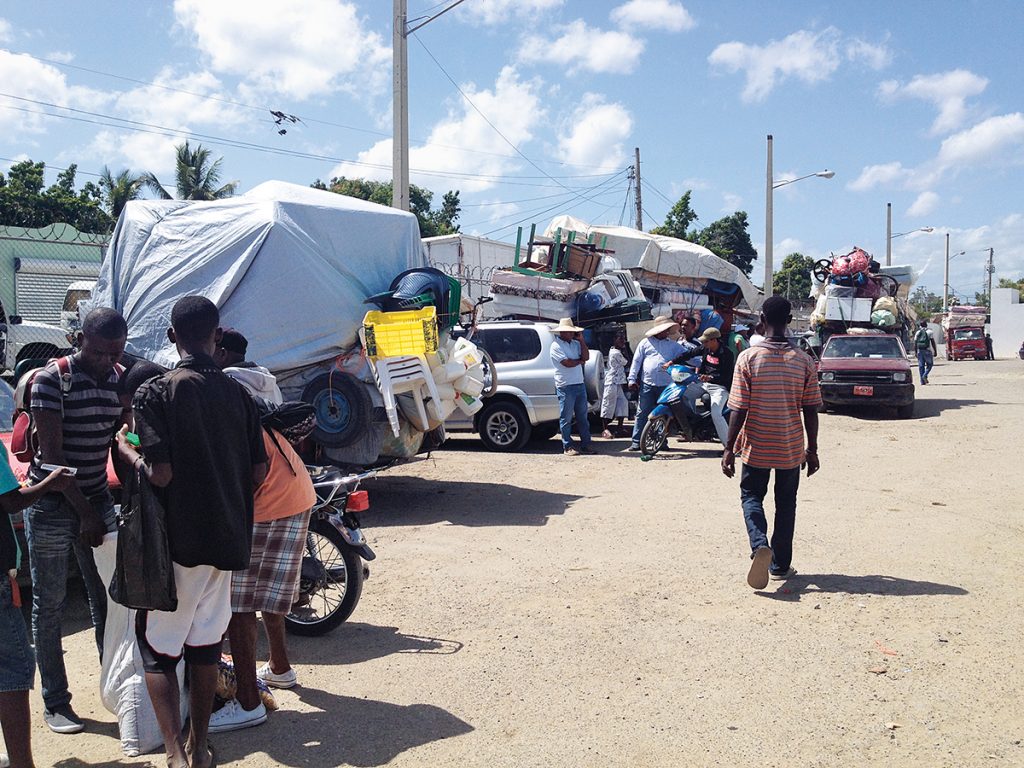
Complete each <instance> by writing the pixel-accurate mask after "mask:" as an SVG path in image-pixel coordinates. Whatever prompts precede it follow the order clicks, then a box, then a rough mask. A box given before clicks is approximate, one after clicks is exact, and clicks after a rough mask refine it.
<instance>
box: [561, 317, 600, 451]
mask: <svg viewBox="0 0 1024 768" xmlns="http://www.w3.org/2000/svg"><path fill="white" fill-rule="evenodd" d="M555 333H556V334H557V335H556V336H555V338H554V340H553V341H552V342H551V363H552V364H553V365H554V366H555V391H556V392H557V393H558V426H559V427H560V428H561V431H562V451H563V452H564V453H565V455H566V456H576V455H578V454H580V453H594V449H593V448H591V447H590V422H588V421H587V385H586V384H585V383H584V379H583V366H584V365H586V363H587V360H589V359H590V350H589V349H587V342H585V341H584V340H583V329H582V328H578V327H576V325H574V324H573V322H572V318H571V317H563V318H562V319H561V320H559V321H558V326H557V327H556V328H555ZM574 416H575V417H576V430H577V431H578V432H579V433H580V447H579V450H577V449H576V448H574V447H573V444H572V420H573V417H574Z"/></svg>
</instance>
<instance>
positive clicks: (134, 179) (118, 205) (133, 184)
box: [100, 166, 146, 221]
mask: <svg viewBox="0 0 1024 768" xmlns="http://www.w3.org/2000/svg"><path fill="white" fill-rule="evenodd" d="M145 183H146V180H145V174H139V175H136V174H133V173H132V172H131V171H130V170H128V169H127V168H125V169H124V170H123V171H121V172H120V173H118V174H117V176H114V175H113V174H112V173H111V172H110V168H108V167H107V166H103V171H102V172H101V173H100V189H102V190H103V202H104V204H105V205H106V206H107V213H109V214H110V218H112V219H113V220H114V221H117V219H118V218H119V217H120V216H121V211H122V210H124V206H125V204H126V203H127V202H128V201H129V200H135V199H136V198H137V197H138V196H139V193H140V192H142V188H143V186H145Z"/></svg>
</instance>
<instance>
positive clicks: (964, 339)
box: [942, 306, 988, 360]
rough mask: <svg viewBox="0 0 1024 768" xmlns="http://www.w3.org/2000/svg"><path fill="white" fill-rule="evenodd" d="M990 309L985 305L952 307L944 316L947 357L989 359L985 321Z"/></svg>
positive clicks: (954, 358)
mask: <svg viewBox="0 0 1024 768" xmlns="http://www.w3.org/2000/svg"><path fill="white" fill-rule="evenodd" d="M987 319H988V309H986V308H985V307H971V306H960V307H950V309H949V311H948V312H947V313H946V314H945V315H944V316H943V318H942V330H943V332H944V334H945V337H946V359H947V360H966V359H967V358H968V357H970V358H973V359H974V360H987V359H988V347H987V346H986V344H985V321H986V320H987Z"/></svg>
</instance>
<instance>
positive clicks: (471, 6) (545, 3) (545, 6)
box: [457, 0, 565, 24]
mask: <svg viewBox="0 0 1024 768" xmlns="http://www.w3.org/2000/svg"><path fill="white" fill-rule="evenodd" d="M564 3H565V0H472V2H469V3H465V4H464V5H461V6H459V9H458V11H457V13H459V14H461V15H462V16H463V17H464V18H468V19H469V21H471V22H475V23H479V24H506V23H508V22H509V21H511V20H512V18H513V17H519V18H523V19H535V18H536V16H537V14H540V13H544V12H545V11H551V10H554V9H555V8H560V7H562V5H563V4H564Z"/></svg>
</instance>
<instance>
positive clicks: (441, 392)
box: [435, 382, 462, 402]
mask: <svg viewBox="0 0 1024 768" xmlns="http://www.w3.org/2000/svg"><path fill="white" fill-rule="evenodd" d="M435 388H436V389H437V399H438V400H450V401H452V402H455V397H456V394H455V393H456V390H457V388H456V387H455V386H454V385H452V384H447V383H443V382H442V383H438V384H437V385H436V387H435ZM458 391H460V392H461V391H462V390H458Z"/></svg>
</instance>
